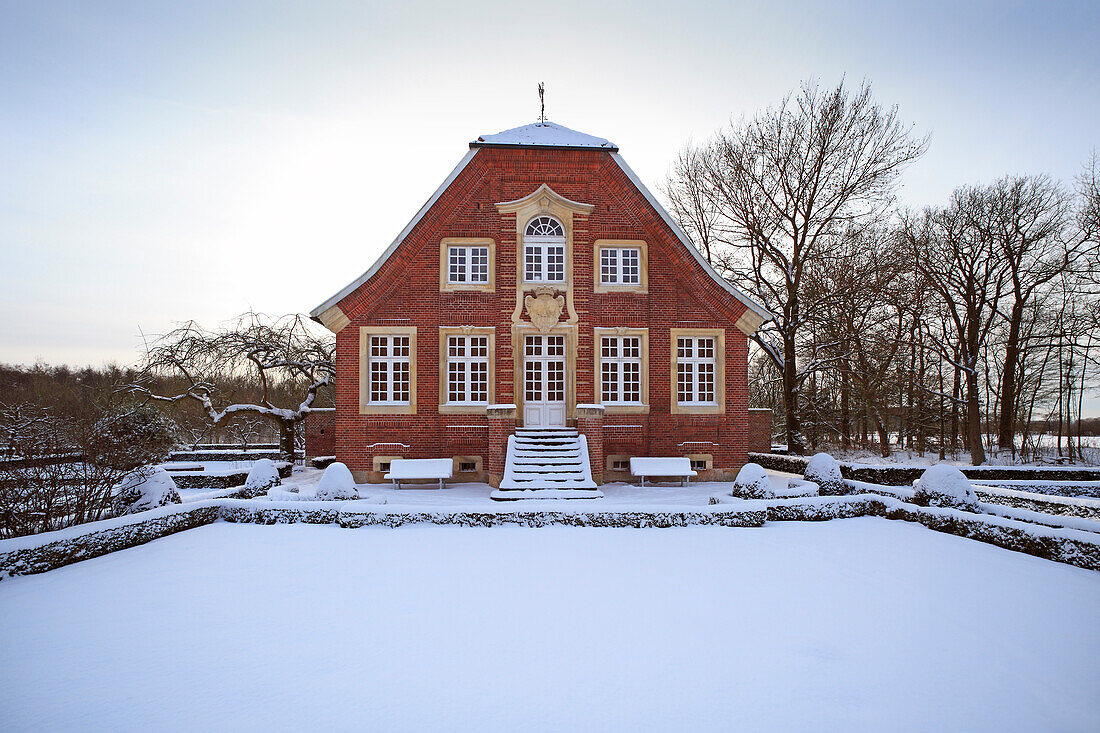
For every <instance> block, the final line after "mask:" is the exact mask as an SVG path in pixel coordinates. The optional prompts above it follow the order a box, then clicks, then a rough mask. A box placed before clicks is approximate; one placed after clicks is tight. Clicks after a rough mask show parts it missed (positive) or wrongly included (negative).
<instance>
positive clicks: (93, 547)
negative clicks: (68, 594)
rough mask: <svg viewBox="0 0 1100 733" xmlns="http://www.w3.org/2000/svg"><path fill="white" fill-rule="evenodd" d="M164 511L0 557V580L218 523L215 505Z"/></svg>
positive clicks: (185, 506)
mask: <svg viewBox="0 0 1100 733" xmlns="http://www.w3.org/2000/svg"><path fill="white" fill-rule="evenodd" d="M164 509H165V510H168V511H160V512H157V515H156V516H153V517H145V518H143V515H145V514H146V513H145V512H142V513H141V514H132V515H130V516H131V517H133V518H134V519H135V520H137V521H133V522H125V523H122V524H118V523H117V522H116V523H115V524H116V526H112V527H108V528H105V529H100V530H94V529H93V531H90V532H85V533H83V534H78V533H72V532H69V531H66V530H62V532H64V533H65V534H66V535H70V534H71V535H73V536H66V537H64V538H63V539H58V540H55V541H53V542H47V543H45V544H42V545H38V546H32V547H26V548H23V549H17V550H12V551H10V552H4V553H0V577H4V576H6V575H29V574H31V573H44V572H46V571H47V570H53V569H54V568H60V567H63V566H65V565H71V564H72V563H74V562H80V561H81V560H89V559H91V558H93V557H99V556H101V555H106V554H108V553H110V552H115V551H116V550H125V549H126V548H128V547H136V546H137V545H143V544H145V543H146V542H149V541H150V540H155V539H157V538H159V537H167V536H168V535H170V534H175V533H176V532H183V531H184V530H188V529H194V528H195V527H202V526H204V525H207V524H212V523H213V522H215V521H217V519H218V513H219V507H218V505H217V504H215V503H206V502H204V503H203V505H202V506H192V507H188V506H187V505H186V504H182V505H181V504H175V505H172V507H171V508H170V509H169V508H168V507H165V508H164ZM154 511H156V510H154ZM149 513H153V512H149ZM106 521H109V522H113V521H115V520H106ZM97 524H102V523H101V522H92V523H90V524H88V525H84V526H85V527H88V528H92V527H94V526H95V525H97ZM19 539H23V538H19Z"/></svg>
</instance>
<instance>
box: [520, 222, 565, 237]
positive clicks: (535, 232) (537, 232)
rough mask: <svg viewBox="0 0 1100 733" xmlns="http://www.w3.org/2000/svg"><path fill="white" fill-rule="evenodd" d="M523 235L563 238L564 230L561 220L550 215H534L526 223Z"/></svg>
mask: <svg viewBox="0 0 1100 733" xmlns="http://www.w3.org/2000/svg"><path fill="white" fill-rule="evenodd" d="M524 236H525V237H559V238H562V239H564V238H565V230H564V229H562V226H561V222H560V221H558V220H557V219H555V218H554V217H552V216H536V217H535V218H534V219H532V220H531V223H530V224H528V225H527V231H526V232H524Z"/></svg>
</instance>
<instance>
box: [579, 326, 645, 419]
mask: <svg viewBox="0 0 1100 733" xmlns="http://www.w3.org/2000/svg"><path fill="white" fill-rule="evenodd" d="M604 337H611V338H616V337H619V338H621V337H634V338H638V339H640V340H641V376H640V380H641V383H640V387H641V401H640V402H638V403H633V402H603V339H604ZM592 353H593V371H592V375H593V381H594V382H595V390H594V397H595V399H596V401H597V402H600V404H602V405H603V406H604V412H605V414H607V415H646V414H649V329H648V328H599V327H598V328H594V329H592Z"/></svg>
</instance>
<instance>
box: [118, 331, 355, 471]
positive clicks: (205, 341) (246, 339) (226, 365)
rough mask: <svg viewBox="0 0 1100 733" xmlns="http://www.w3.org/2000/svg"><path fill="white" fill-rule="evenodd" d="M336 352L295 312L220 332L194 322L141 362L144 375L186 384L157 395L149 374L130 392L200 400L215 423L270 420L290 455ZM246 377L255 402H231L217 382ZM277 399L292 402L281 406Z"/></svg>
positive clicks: (157, 398)
mask: <svg viewBox="0 0 1100 733" xmlns="http://www.w3.org/2000/svg"><path fill="white" fill-rule="evenodd" d="M335 350H336V346H335V343H334V341H333V339H332V337H331V336H330V335H328V334H327V332H325V333H321V332H320V330H319V329H317V328H315V327H313V326H312V324H311V323H310V322H309V321H308V320H306V319H304V318H302V317H301V316H297V315H294V316H285V317H283V318H277V319H272V318H268V317H266V316H263V315H259V314H256V313H245V314H243V315H241V316H240V317H239V318H237V319H236V321H235V322H234V323H232V324H231V325H229V326H228V327H226V328H222V329H220V330H216V331H208V330H205V329H203V328H201V327H199V326H198V325H196V324H195V323H194V322H189V323H187V324H185V325H183V326H181V327H180V328H177V329H175V330H174V331H172V332H170V333H168V334H165V335H164V336H162V337H161V338H160V339H158V340H157V341H156V342H154V343H152V344H150V345H149V346H148V347H147V349H146V355H145V360H144V364H143V374H144V375H145V376H147V377H153V376H160V377H163V376H164V375H178V376H181V377H183V378H184V380H185V384H186V388H185V389H184V390H183V391H180V392H178V393H176V394H167V395H166V394H158V393H156V392H154V391H153V390H152V389H151V388H150V386H149V380H139V381H137V382H136V383H134V384H133V385H131V390H132V391H133V392H135V393H137V394H139V395H142V396H144V397H145V399H146V400H148V401H151V402H161V403H179V402H181V401H184V400H189V401H192V402H194V403H197V404H199V405H200V406H201V407H202V410H203V412H204V413H205V414H206V416H207V419H208V420H209V421H210V424H211V426H213V427H215V428H217V427H219V426H221V425H222V424H223V423H225V422H228V421H229V420H230V419H232V418H233V417H234V416H237V415H242V414H252V415H258V416H260V417H263V418H264V419H267V420H270V421H271V422H272V423H273V424H275V425H276V426H278V429H279V435H280V438H279V445H280V450H281V452H282V453H283V455H284V457H285V458H287V459H288V460H293V459H294V443H295V431H296V426H297V425H298V423H299V422H301V421H302V420H304V419H305V417H306V415H308V414H309V412H310V410H311V408H312V406H313V404H314V402H315V400H316V399H317V396H318V392H319V391H320V390H322V389H323V388H326V387H328V386H329V385H331V384H333V381H334V379H335V374H336V369H335ZM242 379H243V380H247V381H249V382H250V383H253V384H255V385H257V386H258V392H259V394H258V398H257V399H256V400H255V401H253V402H234V401H232V399H231V395H227V394H226V393H225V390H224V389H223V388H222V387H220V386H219V385H225V384H227V383H231V382H233V381H234V380H242ZM280 398H282V399H284V400H285V401H286V402H284V405H285V404H286V403H287V402H289V403H291V404H290V405H289V406H279V405H276V404H275V402H276V401H277V400H279V399H280Z"/></svg>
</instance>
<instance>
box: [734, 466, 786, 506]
mask: <svg viewBox="0 0 1100 733" xmlns="http://www.w3.org/2000/svg"><path fill="white" fill-rule="evenodd" d="M730 495H731V496H736V497H738V498H741V499H774V498H775V490H774V489H772V482H771V479H769V478H768V474H767V473H766V472H765V471H764V469H763V468H761V467H760V465H759V464H756V463H746V464H745V465H744V466H742V467H741V470H740V471H738V472H737V478H735V479H734V480H733V491H732V492H730Z"/></svg>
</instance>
